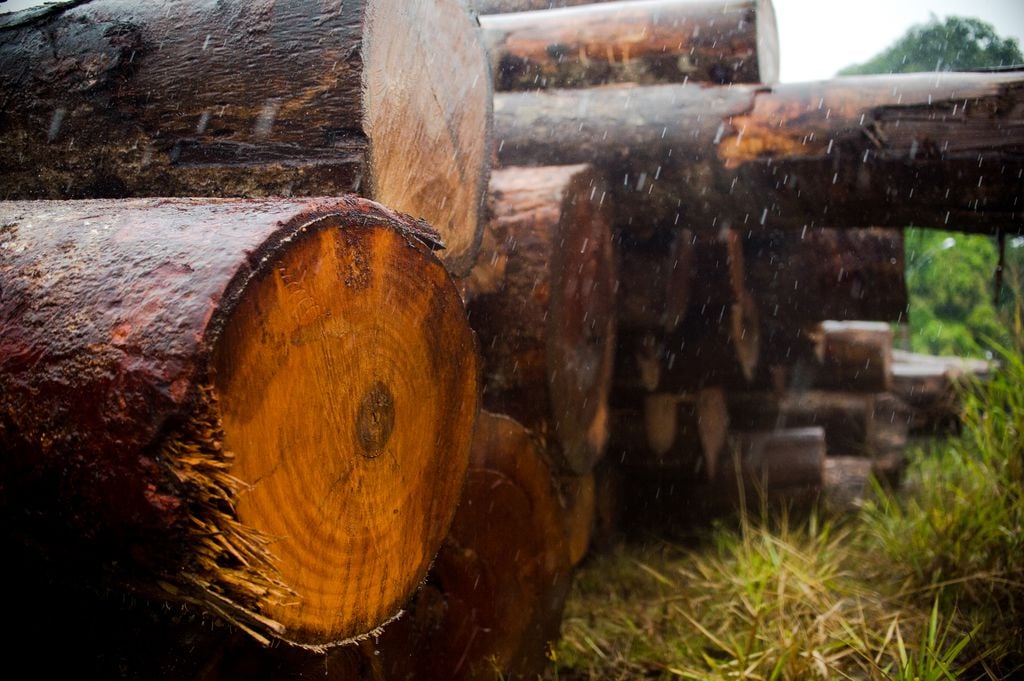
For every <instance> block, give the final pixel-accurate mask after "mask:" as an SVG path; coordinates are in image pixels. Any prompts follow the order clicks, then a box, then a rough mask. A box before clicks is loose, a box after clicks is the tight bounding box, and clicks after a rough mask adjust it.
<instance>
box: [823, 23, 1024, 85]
mask: <svg viewBox="0 0 1024 681" xmlns="http://www.w3.org/2000/svg"><path fill="white" fill-rule="evenodd" d="M1022 63H1024V55H1022V54H1021V51H1020V45H1019V44H1018V43H1017V40H1016V38H1000V37H999V35H998V34H997V33H996V31H995V29H994V28H993V27H992V25H991V24H988V23H985V22H984V21H981V20H980V19H972V18H968V17H947V18H946V20H945V21H942V22H940V21H939V20H938V19H937V18H936V17H935V16H934V15H933V16H932V20H931V21H929V22H928V23H927V24H920V25H917V26H912V27H911V28H910V29H909V30H908V31H907V32H906V34H904V35H903V37H902V38H900V39H898V40H897V41H896V42H895V43H893V44H892V45H891V46H890V47H888V48H886V49H885V50H883V51H882V52H880V53H879V54H877V55H875V56H874V57H872V58H871V59H869V60H868V61H866V62H864V63H863V64H855V65H853V66H848V67H846V68H845V69H843V70H842V71H840V72H839V75H841V76H846V75H854V74H867V73H913V72H918V71H958V70H965V69H976V68H989V67H994V66H1010V65H1013V64H1022Z"/></svg>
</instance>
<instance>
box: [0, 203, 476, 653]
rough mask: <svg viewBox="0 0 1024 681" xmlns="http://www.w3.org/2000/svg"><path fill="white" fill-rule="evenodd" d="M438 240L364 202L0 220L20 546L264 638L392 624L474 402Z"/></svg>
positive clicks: (7, 442) (71, 207) (470, 359)
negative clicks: (201, 609) (188, 606)
mask: <svg viewBox="0 0 1024 681" xmlns="http://www.w3.org/2000/svg"><path fill="white" fill-rule="evenodd" d="M436 239H437V236H436V233H434V232H433V231H432V230H430V229H429V228H428V227H426V226H425V225H424V224H423V223H420V222H417V221H414V220H412V219H410V218H408V217H406V216H402V215H400V214H397V213H394V212H392V211H389V210H387V209H384V208H382V207H381V206H379V205H377V204H374V203H372V202H370V201H367V200H365V199H358V198H342V199H320V200H281V199H278V200H251V201H238V200H234V201H232V200H216V199H149V200H129V201H74V202H51V201H41V202H12V203H6V204H3V205H2V206H0V242H2V243H3V248H2V249H0V448H2V449H4V451H5V452H6V456H5V458H4V460H3V462H2V465H0V508H2V510H3V516H4V523H5V525H7V526H8V527H9V530H10V532H11V533H12V534H13V535H14V538H15V539H16V540H18V541H21V542H23V543H22V544H21V545H20V549H19V550H25V551H34V550H36V547H38V549H39V550H40V551H42V552H44V553H45V552H46V551H55V552H56V553H57V554H58V555H65V554H70V555H72V556H77V558H76V559H75V560H74V561H68V562H76V563H82V564H83V565H84V564H88V565H89V567H88V568H87V569H88V570H90V571H98V572H102V571H104V570H106V571H108V572H109V573H110V575H109V576H110V582H111V583H112V584H113V583H117V584H118V585H120V583H121V582H124V583H125V584H126V585H127V586H128V588H138V589H140V590H142V591H144V592H145V593H146V594H148V596H150V597H156V598H164V599H169V600H178V601H186V602H193V603H199V604H200V605H201V606H203V607H204V608H205V609H206V610H207V611H209V612H212V613H214V614H215V615H218V616H220V617H222V618H224V619H226V620H228V621H230V622H232V623H234V624H236V625H237V626H240V627H242V628H244V629H245V630H247V631H248V632H249V633H251V634H252V635H253V636H254V637H256V638H258V639H260V640H267V639H268V638H280V639H284V640H287V641H291V642H293V643H297V644H301V645H307V646H311V647H318V646H322V645H326V644H330V643H334V642H337V641H340V640H343V639H347V638H349V637H352V636H356V635H359V634H364V633H366V632H368V631H370V630H372V629H374V628H375V627H377V626H378V625H380V624H381V623H382V622H384V621H386V620H387V619H388V618H389V617H391V616H392V615H394V614H395V613H396V612H397V611H398V609H399V608H400V607H401V604H402V603H403V602H404V601H405V600H406V598H407V597H408V595H409V594H410V593H411V592H412V590H413V589H414V588H415V586H416V585H417V584H418V583H419V582H420V580H421V579H422V578H423V575H424V574H425V573H426V569H427V566H428V564H429V562H430V560H431V558H432V557H433V555H434V552H435V551H436V550H437V547H438V546H440V543H441V541H442V539H443V538H444V536H445V534H446V532H447V530H448V525H449V523H450V522H451V518H452V516H453V514H454V512H455V505H456V503H457V500H458V494H459V489H460V486H461V482H462V477H463V475H464V471H465V470H466V465H467V463H468V459H469V445H470V436H471V433H472V424H473V420H474V418H475V413H476V410H477V400H478V394H477V390H478V386H477V366H478V360H477V355H476V349H475V345H474V339H473V335H472V332H471V330H470V328H469V325H468V323H467V319H466V315H465V311H464V309H463V307H462V303H461V300H460V299H459V295H458V291H457V289H456V288H455V286H454V284H453V282H452V281H451V279H450V278H449V275H448V274H447V272H446V271H445V269H444V267H443V266H442V264H441V263H440V261H438V260H437V259H436V257H435V256H434V255H433V254H432V252H431V249H432V248H434V247H436V245H437V242H436ZM383 310H386V311H387V314H382V311H383ZM83 569H86V568H83ZM102 586H103V585H100V587H97V588H102ZM112 588H113V587H112ZM353 593H358V594H360V596H359V597H358V598H354V597H352V596H351V595H352V594H353Z"/></svg>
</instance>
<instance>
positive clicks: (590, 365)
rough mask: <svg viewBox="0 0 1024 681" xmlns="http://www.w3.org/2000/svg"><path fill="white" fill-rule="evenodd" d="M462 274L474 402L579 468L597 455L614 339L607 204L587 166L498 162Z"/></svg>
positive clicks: (560, 460)
mask: <svg viewBox="0 0 1024 681" xmlns="http://www.w3.org/2000/svg"><path fill="white" fill-rule="evenodd" d="M490 192H491V194H490V196H491V199H492V214H493V218H492V219H491V221H490V222H489V224H488V226H487V230H486V234H485V240H484V245H483V248H482V250H481V253H480V258H479V262H478V265H477V267H476V268H474V270H473V271H472V272H471V274H470V276H469V278H468V279H467V281H466V282H465V287H466V294H465V295H466V296H467V298H468V301H469V302H468V309H469V314H470V320H471V322H472V324H473V328H474V329H475V330H476V332H477V334H478V337H479V339H480V347H481V350H482V352H483V357H484V405H485V407H486V408H488V409H490V410H492V411H500V412H501V413H505V414H508V415H510V416H512V417H513V418H515V419H517V420H519V421H521V422H522V423H523V424H524V425H526V426H527V427H529V428H530V429H531V430H534V431H535V432H537V433H538V435H540V436H541V437H542V438H543V439H545V440H550V441H551V442H552V443H557V444H558V445H559V446H558V447H552V448H551V451H552V453H553V454H554V455H555V457H556V460H557V462H558V467H559V468H562V469H565V470H567V471H571V472H574V473H577V474H585V473H587V472H588V471H589V470H590V469H591V468H592V467H593V465H594V463H595V462H596V461H597V460H598V459H599V458H600V457H601V455H602V454H603V452H604V447H605V443H606V440H607V429H608V408H607V403H608V393H609V390H610V387H611V372H612V361H613V352H614V348H615V307H614V306H615V294H614V288H615V262H614V254H613V252H612V244H611V228H610V217H609V211H610V206H609V204H608V202H607V201H606V200H605V191H604V189H603V188H602V181H601V177H600V175H598V174H597V173H595V172H594V170H593V169H591V168H589V167H587V166H553V167H548V168H525V169H516V168H508V169H504V170H501V171H498V172H495V173H494V177H493V178H492V181H491V189H490Z"/></svg>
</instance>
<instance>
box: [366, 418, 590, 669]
mask: <svg viewBox="0 0 1024 681" xmlns="http://www.w3.org/2000/svg"><path fill="white" fill-rule="evenodd" d="M563 520H564V517H563V511H562V508H561V506H560V504H559V501H558V496H557V493H556V490H555V488H554V485H553V479H552V471H551V469H550V468H549V467H548V466H547V464H546V463H545V457H544V455H543V454H542V453H541V452H540V450H538V448H537V447H536V445H535V443H534V441H533V438H532V435H531V433H530V432H529V431H528V430H526V429H525V428H523V427H522V426H521V425H520V424H518V423H516V422H515V421H513V420H512V419H509V418H507V417H505V416H499V415H495V414H490V413H488V412H481V414H480V419H479V421H478V424H477V433H476V435H475V436H474V444H473V456H472V461H471V463H470V469H469V475H468V477H467V479H466V486H465V489H464V491H463V496H462V504H461V505H460V506H459V511H458V513H457V514H456V516H455V521H454V522H453V523H452V529H451V533H450V534H449V536H448V539H447V541H446V542H445V545H444V547H443V548H442V549H441V552H440V553H439V554H438V557H437V560H436V561H435V563H434V567H433V569H432V570H431V574H430V576H429V577H428V580H427V583H426V584H425V585H424V587H423V588H422V589H421V591H420V593H419V594H417V596H416V598H415V600H414V601H413V603H412V607H411V612H410V614H409V615H408V616H407V617H404V618H403V619H401V620H399V621H397V622H395V623H394V624H392V625H390V626H388V627H387V628H386V629H385V630H384V633H383V635H382V636H381V638H380V640H379V643H378V646H377V648H378V652H379V657H380V662H381V668H382V669H383V671H384V678H387V679H388V680H389V681H398V680H399V679H437V680H439V681H449V680H455V679H484V678H492V677H493V676H494V675H499V676H500V677H501V678H517V679H519V678H522V679H532V678H535V677H536V675H537V674H538V673H540V671H541V670H542V669H543V667H544V665H545V663H546V658H545V655H544V653H545V650H546V647H547V644H548V643H549V642H551V641H553V640H555V639H556V638H557V637H558V630H559V624H560V623H561V619H562V606H563V604H564V602H565V596H566V594H567V592H568V588H569V585H570V583H571V572H572V567H571V564H570V560H569V550H568V542H567V537H566V534H565V527H564V525H563V524H562V523H563Z"/></svg>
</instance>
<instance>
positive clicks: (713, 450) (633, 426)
mask: <svg viewBox="0 0 1024 681" xmlns="http://www.w3.org/2000/svg"><path fill="white" fill-rule="evenodd" d="M728 427H729V414H728V410H727V408H726V400H725V392H724V391H723V390H722V389H721V388H707V389H704V390H701V391H699V392H696V393H690V394H671V393H654V394H651V395H648V396H647V397H646V398H645V400H644V403H643V408H642V410H640V411H637V410H617V411H615V412H614V416H613V419H612V438H611V442H610V443H609V453H610V456H611V458H612V460H613V461H615V462H618V463H619V464H621V465H623V466H627V467H640V468H670V469H676V470H678V471H679V472H681V473H686V474H689V475H691V476H692V477H693V478H694V479H698V480H699V479H705V480H713V479H714V478H715V477H716V475H717V474H718V468H719V465H720V459H721V458H722V455H723V452H724V450H725V445H726V433H727V431H728Z"/></svg>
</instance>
